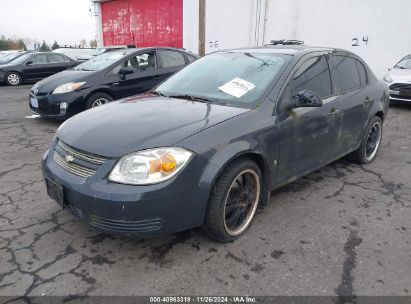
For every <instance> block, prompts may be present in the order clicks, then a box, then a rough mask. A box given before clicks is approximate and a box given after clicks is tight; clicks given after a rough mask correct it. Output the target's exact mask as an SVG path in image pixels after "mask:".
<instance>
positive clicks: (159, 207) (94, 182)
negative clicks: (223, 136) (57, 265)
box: [42, 144, 209, 238]
mask: <svg viewBox="0 0 411 304" xmlns="http://www.w3.org/2000/svg"><path fill="white" fill-rule="evenodd" d="M54 146H55V144H52V145H51V147H50V149H49V151H52V152H49V151H48V152H46V153H45V154H44V156H43V161H42V169H43V175H44V177H45V178H47V179H49V180H52V181H54V182H55V183H57V184H58V185H60V186H61V187H62V188H63V193H64V195H63V197H64V209H67V210H69V211H70V212H71V213H73V214H74V215H75V216H77V217H79V218H80V219H82V220H84V221H86V222H88V223H89V224H90V225H91V226H93V227H95V228H97V229H99V230H101V231H105V232H108V233H110V234H119V235H123V236H133V237H142V238H146V237H153V236H160V235H165V234H171V233H174V232H178V231H182V230H186V229H189V228H194V227H198V226H200V225H201V224H202V222H203V219H204V215H205V210H206V204H207V201H208V193H209V192H208V191H209V187H207V189H206V191H203V190H204V187H201V188H202V189H203V190H200V187H199V184H200V180H201V172H202V169H201V167H204V166H206V165H207V164H206V162H205V161H203V160H202V158H201V157H199V156H195V157H194V158H193V159H192V160H191V161H190V163H189V164H188V165H187V167H186V168H184V170H182V171H181V172H180V173H179V174H178V175H177V176H175V177H173V178H172V179H171V180H168V181H166V182H163V183H159V184H153V185H146V186H132V185H123V184H117V183H112V182H109V181H108V180H107V176H108V174H109V172H110V170H111V169H112V167H113V166H114V164H115V162H116V160H115V159H108V160H107V161H106V162H105V163H104V164H103V165H102V166H101V167H100V168H99V169H98V170H97V171H96V173H95V174H94V175H93V176H90V177H88V178H82V177H80V176H77V175H75V174H73V173H71V172H68V171H66V170H65V169H63V168H62V167H61V166H60V165H59V164H58V163H56V161H55V160H54V159H53V153H54V152H53V151H54ZM202 186H204V183H203V184H202Z"/></svg>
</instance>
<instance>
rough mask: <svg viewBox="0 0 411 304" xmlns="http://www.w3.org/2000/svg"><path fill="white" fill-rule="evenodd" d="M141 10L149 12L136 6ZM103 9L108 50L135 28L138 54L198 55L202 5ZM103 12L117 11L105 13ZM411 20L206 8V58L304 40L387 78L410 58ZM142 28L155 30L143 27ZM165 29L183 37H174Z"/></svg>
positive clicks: (172, 2) (301, 1)
mask: <svg viewBox="0 0 411 304" xmlns="http://www.w3.org/2000/svg"><path fill="white" fill-rule="evenodd" d="M95 1H98V0H95ZM143 2H144V3H146V5H147V6H145V5H140V6H138V5H134V4H133V3H135V4H137V3H140V4H142V3H143ZM127 3H129V4H130V3H131V6H132V7H133V9H132V10H131V16H128V15H127V14H125V11H127V9H124V7H127V5H126V4H127ZM149 3H151V4H150V5H149ZM152 3H159V5H157V6H155V5H154V6H153V5H152ZM101 5H102V9H103V14H102V15H103V18H102V20H103V22H102V24H103V30H102V31H103V36H104V44H128V43H124V42H125V41H126V40H127V39H124V37H130V26H127V25H128V24H129V25H131V32H132V33H131V34H133V33H134V36H132V37H134V39H137V38H138V41H143V43H137V44H138V45H140V46H145V45H170V44H171V43H173V46H177V47H184V48H186V49H188V50H190V51H192V52H195V53H198V45H199V41H198V39H199V35H198V32H199V0H150V1H146V0H113V1H108V2H103V3H101ZM104 6H107V7H109V6H110V7H111V9H109V10H107V12H105V11H104ZM176 7H177V10H175V8H176ZM180 8H181V9H180ZM147 9H150V10H151V11H147V12H146V10H147ZM141 16H142V17H141ZM164 16H165V17H164ZM409 16H411V0H390V1H386V0H361V1H359V0H344V1H339V0H206V39H205V44H206V53H210V52H213V51H216V50H220V49H228V48H238V47H244V46H252V45H263V44H265V43H268V42H269V41H270V40H272V39H283V38H284V39H298V40H303V41H305V43H306V44H308V45H317V46H329V47H338V48H343V49H348V50H350V51H352V52H354V53H356V54H358V55H359V56H361V57H362V58H363V59H364V60H365V61H366V62H367V63H368V64H369V65H370V67H371V68H372V69H373V70H374V72H375V73H376V75H377V76H378V77H383V75H384V74H385V72H386V71H387V68H388V67H389V66H392V65H393V64H395V63H396V61H398V60H399V59H400V58H402V57H403V56H405V55H406V54H409V53H411V35H410V34H409V30H410V29H411V18H410V17H409ZM145 17H147V18H148V19H144V18H145ZM136 20H140V21H136ZM141 20H146V21H144V22H146V23H147V22H150V25H149V26H146V27H139V25H138V24H140V25H141V24H142V23H141ZM147 20H149V21H147ZM163 20H167V21H166V22H165V23H164V22H163ZM139 22H140V23H139ZM144 22H143V23H144ZM164 24H173V26H172V27H173V28H176V29H177V30H176V31H174V29H173V30H171V32H170V28H169V27H167V26H165V27H164ZM161 26H163V29H160V30H158V28H159V27H161ZM159 33H160V34H159ZM170 33H171V35H170ZM110 35H111V36H110ZM172 35H175V37H172ZM153 37H154V38H153ZM170 37H171V38H170ZM157 42H161V43H157Z"/></svg>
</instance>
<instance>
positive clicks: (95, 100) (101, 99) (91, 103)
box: [86, 92, 113, 109]
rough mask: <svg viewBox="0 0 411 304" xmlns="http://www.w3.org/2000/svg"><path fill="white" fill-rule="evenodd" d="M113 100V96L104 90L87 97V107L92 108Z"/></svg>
mask: <svg viewBox="0 0 411 304" xmlns="http://www.w3.org/2000/svg"><path fill="white" fill-rule="evenodd" d="M111 101H113V98H112V97H111V96H110V95H108V94H106V93H103V92H99V93H95V94H93V95H91V96H90V97H89V98H88V99H87V104H86V108H87V109H91V108H95V107H99V106H102V105H103V104H107V103H109V102H111Z"/></svg>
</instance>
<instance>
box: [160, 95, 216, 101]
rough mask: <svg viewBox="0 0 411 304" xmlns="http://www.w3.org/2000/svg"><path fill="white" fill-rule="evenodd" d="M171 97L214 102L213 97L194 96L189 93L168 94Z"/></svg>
mask: <svg viewBox="0 0 411 304" xmlns="http://www.w3.org/2000/svg"><path fill="white" fill-rule="evenodd" d="M167 97H169V98H177V99H187V100H192V101H199V102H214V101H213V100H211V99H208V98H205V97H201V96H194V95H189V94H176V95H167Z"/></svg>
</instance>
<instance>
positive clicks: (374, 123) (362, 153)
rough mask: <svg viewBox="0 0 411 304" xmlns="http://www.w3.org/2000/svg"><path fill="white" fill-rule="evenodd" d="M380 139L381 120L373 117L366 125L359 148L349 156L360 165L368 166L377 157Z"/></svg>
mask: <svg viewBox="0 0 411 304" xmlns="http://www.w3.org/2000/svg"><path fill="white" fill-rule="evenodd" d="M381 139H382V120H381V118H380V117H378V116H375V117H374V118H373V119H371V121H370V122H369V123H368V126H367V129H366V132H365V135H364V138H363V141H362V142H361V145H360V147H359V148H358V149H357V150H356V151H354V152H353V153H352V154H351V157H352V159H353V160H354V161H355V162H357V163H360V164H369V163H371V162H373V161H374V160H375V158H376V157H377V153H378V150H379V148H380V145H381Z"/></svg>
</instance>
